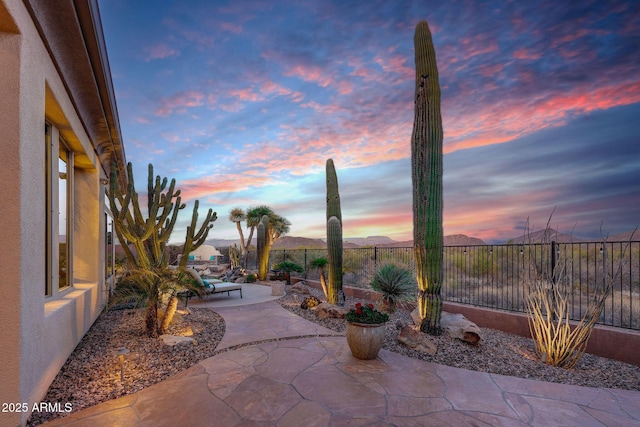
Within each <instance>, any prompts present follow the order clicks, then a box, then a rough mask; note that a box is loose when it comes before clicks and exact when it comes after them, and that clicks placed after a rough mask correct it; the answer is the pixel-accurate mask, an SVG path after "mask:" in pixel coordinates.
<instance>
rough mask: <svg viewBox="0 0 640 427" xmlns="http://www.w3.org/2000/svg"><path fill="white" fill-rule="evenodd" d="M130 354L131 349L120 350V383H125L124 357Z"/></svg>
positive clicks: (121, 348) (123, 348)
mask: <svg viewBox="0 0 640 427" xmlns="http://www.w3.org/2000/svg"><path fill="white" fill-rule="evenodd" d="M125 354H129V349H128V348H126V347H120V348H119V349H118V360H119V361H120V381H124V355H125Z"/></svg>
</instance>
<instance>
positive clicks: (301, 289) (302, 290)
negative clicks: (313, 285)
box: [289, 282, 309, 295]
mask: <svg viewBox="0 0 640 427" xmlns="http://www.w3.org/2000/svg"><path fill="white" fill-rule="evenodd" d="M303 283H304V282H298V283H296V284H295V285H292V286H291V287H290V288H289V292H294V293H297V294H304V295H306V294H308V293H309V288H307V287H306V286H304V285H303Z"/></svg>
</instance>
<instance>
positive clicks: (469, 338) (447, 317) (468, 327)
mask: <svg viewBox="0 0 640 427" xmlns="http://www.w3.org/2000/svg"><path fill="white" fill-rule="evenodd" d="M440 326H442V328H443V329H444V330H445V331H447V333H448V334H449V335H451V336H452V337H454V338H458V339H459V340H462V341H464V342H468V343H469V344H473V345H479V344H480V340H481V339H482V336H481V335H480V328H478V325H476V324H475V323H473V322H472V321H470V320H469V319H467V318H466V317H464V316H463V315H462V314H453V313H446V312H444V311H443V312H442V317H441V318H440Z"/></svg>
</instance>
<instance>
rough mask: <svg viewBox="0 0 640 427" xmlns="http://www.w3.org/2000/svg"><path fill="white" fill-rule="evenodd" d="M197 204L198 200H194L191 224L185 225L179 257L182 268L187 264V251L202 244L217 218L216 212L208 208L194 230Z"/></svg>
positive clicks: (196, 218)
mask: <svg viewBox="0 0 640 427" xmlns="http://www.w3.org/2000/svg"><path fill="white" fill-rule="evenodd" d="M199 204H200V202H199V201H198V200H196V201H195V204H194V206H193V212H192V213H191V224H190V225H189V226H187V234H186V235H185V238H184V246H183V248H182V257H181V258H180V267H182V268H184V267H186V266H187V260H188V259H189V253H191V252H192V251H194V250H196V249H198V248H199V247H200V246H202V244H203V243H204V241H205V240H206V239H207V236H208V235H209V230H211V229H212V228H213V222H214V221H215V220H216V219H218V216H217V213H216V212H213V209H211V208H209V210H208V211H207V216H206V217H205V219H204V221H203V222H202V224H201V225H200V229H199V230H198V231H197V232H196V231H195V230H196V229H197V225H196V224H197V222H198V206H199Z"/></svg>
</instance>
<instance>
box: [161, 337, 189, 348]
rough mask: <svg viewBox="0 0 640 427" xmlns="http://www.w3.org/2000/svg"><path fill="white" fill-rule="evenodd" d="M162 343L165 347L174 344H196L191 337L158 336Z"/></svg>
mask: <svg viewBox="0 0 640 427" xmlns="http://www.w3.org/2000/svg"><path fill="white" fill-rule="evenodd" d="M160 338H162V341H164V343H165V344H166V345H171V346H174V345H176V344H196V340H194V339H193V338H191V337H179V336H176V335H160Z"/></svg>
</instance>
